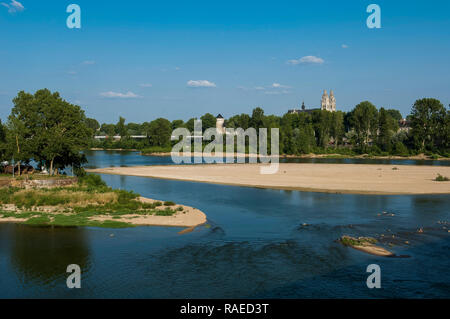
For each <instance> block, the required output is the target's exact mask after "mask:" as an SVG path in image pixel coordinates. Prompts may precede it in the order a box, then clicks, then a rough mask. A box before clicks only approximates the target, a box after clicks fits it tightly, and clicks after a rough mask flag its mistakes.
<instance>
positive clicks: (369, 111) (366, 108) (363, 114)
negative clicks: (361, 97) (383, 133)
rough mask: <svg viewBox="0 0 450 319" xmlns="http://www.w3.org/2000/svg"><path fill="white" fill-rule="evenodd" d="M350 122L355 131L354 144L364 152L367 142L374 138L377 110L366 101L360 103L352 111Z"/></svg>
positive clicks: (376, 127)
mask: <svg viewBox="0 0 450 319" xmlns="http://www.w3.org/2000/svg"><path fill="white" fill-rule="evenodd" d="M351 122H352V124H353V129H354V130H355V137H356V144H357V146H358V147H359V148H360V150H361V151H365V150H366V147H367V145H368V144H369V142H371V141H372V140H373V138H376V134H377V129H378V110H377V108H376V107H375V105H373V104H372V103H370V102H368V101H364V102H361V103H359V104H358V105H356V107H355V108H354V109H353V111H352V120H351Z"/></svg>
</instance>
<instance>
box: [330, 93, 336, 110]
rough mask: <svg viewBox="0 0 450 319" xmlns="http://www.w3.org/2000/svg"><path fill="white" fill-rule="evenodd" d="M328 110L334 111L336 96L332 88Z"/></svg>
mask: <svg viewBox="0 0 450 319" xmlns="http://www.w3.org/2000/svg"><path fill="white" fill-rule="evenodd" d="M330 111H331V112H336V98H335V97H334V93H333V90H331V91H330Z"/></svg>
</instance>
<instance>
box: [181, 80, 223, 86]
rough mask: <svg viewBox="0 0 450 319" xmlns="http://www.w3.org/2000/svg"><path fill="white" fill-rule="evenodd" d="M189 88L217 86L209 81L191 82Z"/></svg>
mask: <svg viewBox="0 0 450 319" xmlns="http://www.w3.org/2000/svg"><path fill="white" fill-rule="evenodd" d="M187 86H189V87H192V88H200V87H202V88H215V87H216V84H215V83H213V82H209V81H207V80H189V81H188V82H187Z"/></svg>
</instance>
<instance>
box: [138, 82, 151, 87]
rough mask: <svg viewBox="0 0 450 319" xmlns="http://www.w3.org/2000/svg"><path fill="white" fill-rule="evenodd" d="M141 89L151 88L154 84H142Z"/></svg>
mask: <svg viewBox="0 0 450 319" xmlns="http://www.w3.org/2000/svg"><path fill="white" fill-rule="evenodd" d="M139 86H140V87H141V88H151V87H152V86H153V84H151V83H142V84H140V85H139Z"/></svg>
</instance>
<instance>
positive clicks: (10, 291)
mask: <svg viewBox="0 0 450 319" xmlns="http://www.w3.org/2000/svg"><path fill="white" fill-rule="evenodd" d="M167 159H168V158H165V157H163V158H158V157H157V158H154V157H140V156H138V155H136V154H134V153H131V155H130V154H124V153H119V152H114V153H113V154H111V156H109V155H108V154H107V153H105V152H98V153H97V152H96V153H92V154H90V155H89V161H90V164H91V165H93V166H98V167H103V166H110V165H142V164H144V163H145V164H149V162H147V161H153V162H152V163H153V164H164V163H165V164H168V162H164V161H166V160H167ZM169 159H170V158H169ZM102 177H103V178H104V180H105V181H106V182H107V183H108V184H109V185H111V186H112V187H117V188H122V189H129V190H134V191H136V192H139V193H140V194H142V195H143V196H146V197H151V198H156V199H160V200H173V201H175V202H178V203H183V204H186V205H190V206H194V207H197V208H199V209H201V210H202V211H204V212H205V213H206V214H207V216H208V225H206V226H201V227H198V228H197V229H196V230H195V231H194V232H191V233H189V234H185V235H179V234H178V232H179V231H180V230H181V229H180V228H170V227H137V228H128V229H100V228H53V229H52V228H33V227H27V226H21V225H12V224H0V287H1V289H0V297H7V298H11V297H23V298H29V297H43V298H46V297H57V298H88V297H97V298H103V297H114V298H131V297H135V298H144V297H145V298H166V297H173V298H246V297H263V298H265V297H270V298H278V297H280V298H312V297H316V298H335V297H340V298H421V297H426V298H432V297H435V298H449V297H450V271H449V269H450V258H449V256H448V251H449V248H450V236H449V233H448V229H445V228H444V227H450V225H448V224H443V223H442V222H449V221H450V211H449V209H448V207H450V196H449V195H440V196H429V195H427V196H365V195H349V194H321V193H306V192H298V191H281V190H269V189H257V188H244V187H234V186H225V185H211V184H202V183H194V182H184V181H168V180H160V179H150V178H142V177H127V176H114V175H102ZM383 211H385V212H389V213H394V214H395V216H387V215H383V214H381V215H379V214H380V213H382V212H383ZM438 222H441V223H438ZM420 227H423V229H424V233H418V232H417V230H418V229H419V228H420ZM344 234H347V235H354V236H373V237H376V238H378V239H380V240H381V243H382V244H383V245H387V244H388V243H393V244H394V246H393V247H389V246H386V247H387V248H388V249H390V250H392V251H393V252H395V253H396V254H398V255H409V256H410V258H382V257H377V256H371V255H367V254H365V253H362V252H359V251H356V250H353V249H351V248H348V247H343V246H342V245H340V244H339V243H337V242H335V240H336V239H338V238H339V237H340V236H342V235H344ZM382 235H384V236H382ZM392 235H394V236H395V237H394V238H392ZM405 241H408V242H409V244H406V243H405ZM72 263H74V264H78V265H80V266H81V268H82V271H83V274H82V288H81V289H73V290H71V289H68V288H67V287H66V278H67V277H66V276H67V275H68V274H66V272H65V271H66V267H67V265H68V264H72ZM374 263H375V264H378V265H380V266H381V276H382V277H381V278H382V279H381V282H382V289H375V290H371V289H368V288H367V286H366V279H367V276H368V275H369V274H368V273H366V267H367V266H368V265H369V264H374Z"/></svg>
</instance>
